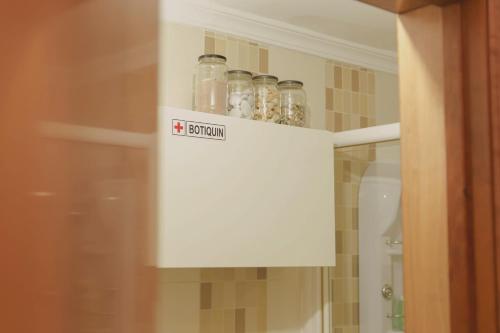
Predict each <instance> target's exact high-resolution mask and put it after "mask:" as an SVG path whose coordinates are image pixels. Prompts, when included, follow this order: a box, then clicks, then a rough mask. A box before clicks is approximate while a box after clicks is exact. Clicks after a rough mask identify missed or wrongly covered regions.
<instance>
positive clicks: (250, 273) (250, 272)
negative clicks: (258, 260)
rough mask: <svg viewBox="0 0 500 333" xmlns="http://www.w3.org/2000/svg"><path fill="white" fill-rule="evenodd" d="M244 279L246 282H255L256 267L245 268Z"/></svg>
mask: <svg viewBox="0 0 500 333" xmlns="http://www.w3.org/2000/svg"><path fill="white" fill-rule="evenodd" d="M245 279H246V280H257V267H248V268H245Z"/></svg>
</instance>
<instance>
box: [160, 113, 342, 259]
mask: <svg viewBox="0 0 500 333" xmlns="http://www.w3.org/2000/svg"><path fill="white" fill-rule="evenodd" d="M159 117H160V118H159V145H158V154H159V165H158V167H159V202H158V204H159V229H158V235H159V239H158V258H157V260H158V266H159V267H258V266H261V267H273V266H334V265H335V221H334V217H335V214H334V207H335V205H334V170H333V166H334V160H333V159H334V150H333V149H334V148H333V137H332V133H330V132H327V131H321V130H312V129H304V128H296V127H290V126H284V125H276V124H268V123H262V122H257V121H250V120H244V119H237V118H231V117H226V116H219V115H212V114H205V113H199V112H193V111H187V110H179V109H173V108H162V109H160V112H159Z"/></svg>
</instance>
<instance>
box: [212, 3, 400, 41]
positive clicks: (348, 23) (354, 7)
mask: <svg viewBox="0 0 500 333" xmlns="http://www.w3.org/2000/svg"><path fill="white" fill-rule="evenodd" d="M209 2H210V3H215V4H217V5H221V6H225V7H229V8H232V9H236V10H240V11H244V12H247V13H251V14H255V15H259V16H263V17H266V18H270V19H274V20H278V21H282V22H286V23H289V24H293V25H295V26H298V27H301V28H306V29H309V30H313V31H316V32H319V33H323V34H326V35H329V36H332V37H336V38H341V39H344V40H348V41H352V42H355V43H359V44H364V45H368V46H372V47H376V48H380V49H385V50H391V51H395V50H396V16H395V15H394V14H392V13H389V12H386V11H383V10H380V9H377V8H374V7H371V6H368V5H365V4H363V3H360V2H358V1H356V0H209Z"/></svg>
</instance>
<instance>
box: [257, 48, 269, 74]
mask: <svg viewBox="0 0 500 333" xmlns="http://www.w3.org/2000/svg"><path fill="white" fill-rule="evenodd" d="M259 72H261V73H263V74H267V73H269V51H268V50H267V49H264V48H260V49H259Z"/></svg>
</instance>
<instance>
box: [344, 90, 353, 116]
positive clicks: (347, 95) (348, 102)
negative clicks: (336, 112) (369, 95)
mask: <svg viewBox="0 0 500 333" xmlns="http://www.w3.org/2000/svg"><path fill="white" fill-rule="evenodd" d="M344 112H346V113H352V93H351V92H350V91H344Z"/></svg>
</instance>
